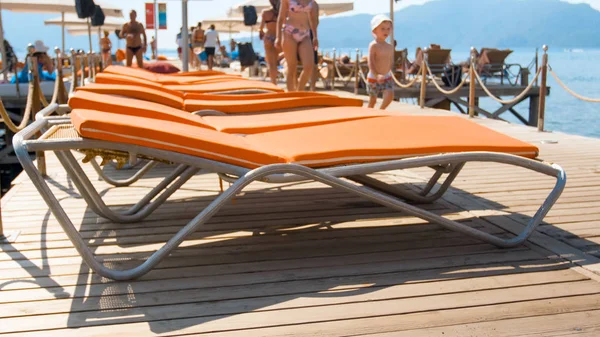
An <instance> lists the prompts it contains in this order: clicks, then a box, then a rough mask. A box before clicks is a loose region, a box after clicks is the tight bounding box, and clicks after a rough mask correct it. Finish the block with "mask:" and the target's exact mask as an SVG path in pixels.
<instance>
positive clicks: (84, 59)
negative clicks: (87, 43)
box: [79, 51, 87, 86]
mask: <svg viewBox="0 0 600 337" xmlns="http://www.w3.org/2000/svg"><path fill="white" fill-rule="evenodd" d="M86 63H87V57H86V54H85V52H84V51H81V53H79V69H80V70H81V78H80V82H79V85H81V86H84V85H85V65H86Z"/></svg>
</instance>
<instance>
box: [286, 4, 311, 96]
mask: <svg viewBox="0 0 600 337" xmlns="http://www.w3.org/2000/svg"><path fill="white" fill-rule="evenodd" d="M318 16H319V13H318V10H317V6H316V5H315V0H281V5H280V9H279V15H278V16H277V28H278V29H276V33H277V38H276V40H275V45H276V46H279V45H281V46H282V48H283V53H284V55H285V60H286V62H287V66H288V71H287V89H288V91H302V90H304V87H305V86H306V83H308V80H309V79H310V78H311V76H312V73H313V69H314V66H315V60H314V54H313V53H314V51H315V50H317V49H318V47H319V39H318V35H317V25H318ZM284 24H285V27H284ZM279 27H283V29H279ZM311 32H312V34H313V39H312V40H311V38H310V33H311ZM298 55H299V56H300V60H301V62H302V65H303V67H304V71H303V72H302V74H301V76H300V78H299V79H297V77H298V76H297V68H298Z"/></svg>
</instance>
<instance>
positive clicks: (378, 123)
mask: <svg viewBox="0 0 600 337" xmlns="http://www.w3.org/2000/svg"><path fill="white" fill-rule="evenodd" d="M54 109H56V108H54ZM361 110H363V111H364V110H368V109H361ZM46 112H48V113H50V112H52V106H51V107H50V108H49V109H48V111H46ZM70 116H71V118H70V121H66V120H52V121H51V120H50V119H46V118H40V119H38V120H36V121H35V122H34V123H33V124H31V125H29V126H28V127H27V128H25V129H24V130H22V131H21V132H19V133H18V134H17V135H16V136H15V142H14V146H15V153H16V154H17V157H18V158H19V161H20V162H21V164H22V166H23V168H24V171H25V172H26V173H27V175H28V176H29V178H30V179H31V180H32V181H33V182H34V186H35V187H36V189H37V190H38V192H39V193H40V195H41V196H42V197H43V199H44V201H45V202H46V203H47V205H48V207H49V209H50V210H51V211H52V213H53V215H54V216H55V217H56V218H57V220H58V222H59V223H60V224H61V227H62V229H63V230H64V231H65V233H66V234H67V237H68V238H69V239H70V240H71V241H72V243H73V246H74V247H75V248H76V250H77V251H78V252H79V254H80V255H81V257H82V258H83V260H84V261H85V262H86V264H87V265H88V266H89V267H90V268H91V269H92V270H93V271H95V272H96V273H98V274H99V275H100V276H103V277H107V278H111V279H115V280H128V279H133V278H137V277H140V276H142V275H144V274H146V273H147V272H148V271H150V270H151V269H152V268H154V267H155V266H157V265H158V264H159V263H160V262H161V261H162V260H163V259H164V258H165V257H167V256H171V257H172V256H176V255H173V254H172V252H173V250H175V249H177V247H178V246H179V245H180V244H181V243H182V242H183V241H184V240H186V239H187V238H188V237H189V236H190V235H192V234H193V233H194V232H196V231H197V230H198V229H199V228H200V227H201V226H203V225H204V224H205V223H207V222H208V221H209V220H210V218H211V217H212V216H214V215H215V214H216V213H217V212H218V211H219V210H220V209H221V208H222V207H223V206H225V205H231V200H232V199H233V198H234V197H236V196H237V195H239V194H240V192H242V191H243V189H244V188H245V187H246V186H248V185H249V184H251V183H252V182H255V181H263V182H267V183H289V182H298V181H316V182H320V183H323V184H326V185H329V186H331V187H333V188H336V189H339V190H341V191H345V192H347V193H351V194H352V195H355V196H357V197H361V198H364V199H365V200H369V201H371V202H376V203H379V204H381V205H383V206H386V207H389V208H390V209H392V210H394V211H397V212H400V214H403V215H410V216H415V217H418V218H421V219H423V220H424V221H425V222H426V223H433V224H438V225H441V226H443V227H445V228H447V229H450V230H455V231H457V232H461V233H463V234H468V235H470V236H472V237H474V238H476V239H479V240H484V241H486V242H489V243H491V244H494V245H497V246H500V247H513V246H516V245H518V244H521V243H523V242H524V241H525V240H527V238H528V237H529V236H530V235H531V234H532V233H534V232H535V228H536V227H537V226H538V225H539V224H540V223H541V222H542V220H543V218H544V217H545V215H546V214H547V213H548V211H549V210H550V209H551V207H552V206H553V205H554V203H555V202H556V201H557V199H558V198H559V196H560V194H561V193H562V191H563V189H564V187H565V183H566V174H565V172H564V170H563V169H562V168H561V167H560V166H558V165H556V164H552V165H550V164H548V163H543V162H540V161H536V160H532V159H530V158H535V157H536V156H537V154H538V149H537V147H535V146H533V145H531V144H528V143H525V142H522V141H520V140H517V139H514V138H512V137H509V136H506V135H504V134H501V133H498V132H496V131H493V130H491V129H488V128H486V127H484V126H481V125H479V124H476V123H475V122H473V121H471V120H468V119H465V118H462V117H459V116H382V117H372V118H366V119H360V120H350V121H338V122H332V123H328V124H320V125H312V126H304V127H298V128H292V129H284V130H277V131H270V132H261V133H255V134H245V135H238V134H230V133H225V132H220V131H217V130H214V129H212V128H207V127H205V126H204V125H197V124H190V123H187V122H175V121H166V120H159V119H153V118H147V117H141V116H132V115H123V114H115V113H108V112H102V111H95V110H85V109H74V110H73V111H72V112H71V115H70ZM242 117H243V118H250V117H251V116H242ZM215 118H216V117H215ZM221 118H223V117H221ZM224 118H236V119H237V116H234V117H230V116H225V117H224ZM71 127H74V128H75V130H76V132H77V133H78V134H79V135H78V136H72V134H73V133H72V132H63V131H62V130H65V129H69V128H71ZM43 130H46V131H45V132H44V134H43V135H42V136H41V137H39V138H38V139H33V137H34V136H35V135H36V134H38V133H39V132H40V131H43ZM40 150H44V151H54V153H55V155H56V156H57V157H58V158H59V159H60V163H61V164H62V165H63V166H64V167H65V169H66V170H67V172H70V173H74V174H72V175H70V177H71V179H72V180H73V182H74V186H75V187H76V188H77V189H78V190H79V192H80V194H81V195H82V196H83V200H84V201H85V202H86V203H87V204H88V205H89V207H90V209H91V210H92V211H93V212H95V213H97V214H99V215H100V216H102V217H105V218H108V219H110V220H111V221H113V222H121V223H129V222H137V221H141V220H143V219H145V218H146V217H148V216H149V215H150V214H151V213H152V212H154V211H155V210H156V209H157V208H158V207H159V206H160V205H161V204H162V203H164V202H165V201H166V200H168V198H169V196H171V195H172V194H173V193H174V192H175V191H177V189H179V188H180V187H181V186H182V185H183V184H185V182H186V181H187V180H189V179H190V178H191V177H193V176H194V175H195V174H197V173H198V172H200V170H204V172H214V173H217V174H218V175H219V177H220V178H222V179H225V180H227V181H230V182H232V185H231V186H230V187H229V188H228V189H227V190H225V191H223V192H222V193H220V194H218V195H217V196H215V199H214V200H213V201H212V202H211V203H209V204H208V205H206V206H205V207H204V208H203V209H202V210H200V212H199V213H198V215H196V216H195V217H194V218H193V219H192V220H191V221H190V222H188V223H187V224H185V225H184V226H183V228H181V229H180V230H179V231H178V232H177V233H175V234H174V236H173V237H172V238H171V239H169V241H168V242H167V243H165V244H164V245H163V246H162V247H160V248H159V249H158V250H156V251H155V252H154V253H153V254H152V255H151V256H150V257H148V258H147V259H145V260H144V261H143V262H141V263H140V264H139V265H137V266H135V267H134V268H131V269H126V270H124V269H118V270H117V269H111V268H109V267H107V266H106V265H104V264H103V263H102V262H101V261H98V260H97V259H96V256H95V254H94V250H93V248H92V247H90V246H89V244H88V242H87V241H86V240H84V239H83V238H82V237H81V235H80V233H79V232H78V230H77V227H76V226H74V225H73V221H72V220H71V219H70V218H69V216H68V214H67V212H65V210H64V208H62V206H61V203H60V202H59V200H58V198H57V197H56V195H55V194H54V193H53V192H52V189H51V188H50V187H49V186H48V183H47V182H46V181H45V179H44V177H43V176H42V174H41V172H40V171H39V170H38V169H37V167H36V165H35V164H34V162H33V160H32V158H31V157H30V155H29V153H30V152H34V151H40ZM71 150H78V151H83V152H85V153H86V154H87V156H88V158H89V156H97V155H101V156H102V155H108V156H109V157H110V158H114V157H115V156H117V157H118V158H121V159H124V158H131V155H132V154H134V155H136V156H138V157H145V158H153V159H159V160H164V161H167V162H172V163H178V164H179V165H178V166H177V168H176V169H175V170H174V171H173V173H172V174H169V175H168V176H167V177H165V179H164V180H163V181H161V182H160V183H159V184H157V185H156V187H154V188H152V189H151V190H150V191H149V192H148V194H147V195H145V196H143V197H142V198H141V199H140V201H139V202H138V203H136V204H135V205H134V206H132V207H131V208H130V209H127V210H122V209H119V210H116V209H111V208H110V207H108V206H107V205H106V202H105V201H104V200H103V199H102V195H101V194H100V193H99V192H98V191H97V190H96V189H95V188H94V185H93V184H92V183H91V181H90V179H89V178H88V177H87V175H86V174H85V171H84V170H83V169H82V168H81V167H80V165H79V163H78V161H77V159H76V158H75V157H74V156H73V154H72V152H71ZM473 161H475V162H477V161H485V162H496V163H502V164H508V165H513V166H516V167H521V168H525V169H529V170H532V171H536V172H538V173H542V174H544V175H546V176H550V177H552V178H555V179H556V182H555V184H554V186H553V187H552V189H551V191H550V193H549V194H548V196H547V197H546V198H545V199H544V201H543V203H542V204H541V205H540V206H539V208H538V209H537V210H536V211H535V212H533V214H534V215H533V216H532V217H531V218H530V219H529V221H528V223H527V224H526V225H525V226H522V227H523V229H522V230H520V231H519V232H518V233H515V235H513V234H512V233H503V234H501V235H495V234H492V233H489V232H488V231H486V230H481V229H478V228H476V227H473V226H470V225H469V224H464V223H461V222H458V221H453V220H451V219H449V218H447V217H444V216H442V215H440V214H438V212H431V211H428V210H426V209H424V208H422V207H420V204H422V203H427V202H433V201H435V200H437V199H439V198H440V197H442V196H443V194H444V192H445V191H446V190H447V189H448V188H449V186H450V185H451V183H452V181H453V180H454V179H455V178H456V176H457V175H458V174H459V172H460V170H461V169H462V168H463V166H464V165H465V164H466V163H468V162H473ZM417 167H429V168H432V169H433V170H434V171H435V173H433V175H432V176H431V179H430V180H429V181H428V182H427V183H425V184H423V186H424V187H423V188H419V187H418V186H414V189H407V188H399V187H398V186H395V185H390V184H387V183H386V182H385V181H383V180H378V179H377V176H373V175H372V174H374V173H380V172H385V171H392V170H401V169H412V168H417ZM98 170H99V171H101V169H97V171H98ZM445 173H447V175H445V180H444V181H443V183H442V182H440V183H439V184H438V181H439V179H440V177H441V176H444V174H445ZM349 180H351V181H349ZM436 185H438V187H436V188H435V189H434V190H432V188H431V187H433V186H436ZM406 200H409V201H413V203H409V202H406Z"/></svg>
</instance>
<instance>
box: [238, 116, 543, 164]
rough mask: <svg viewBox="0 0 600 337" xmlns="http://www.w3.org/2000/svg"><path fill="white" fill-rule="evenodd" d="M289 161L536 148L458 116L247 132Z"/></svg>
mask: <svg viewBox="0 0 600 337" xmlns="http://www.w3.org/2000/svg"><path fill="white" fill-rule="evenodd" d="M247 138H248V140H250V141H252V143H253V144H255V145H257V146H262V147H268V146H270V144H274V145H276V148H277V150H278V152H277V153H280V154H281V155H283V156H284V157H286V158H287V160H288V161H289V162H293V163H298V164H302V165H306V166H311V167H321V166H330V165H339V164H350V163H360V162H374V161H384V160H392V159H399V158H403V157H414V156H423V155H432V154H440V153H454V152H470V151H490V152H502V153H510V154H515V155H519V156H523V157H527V158H535V157H537V154H538V148H537V147H535V146H533V145H531V144H529V143H525V142H522V141H520V140H518V139H515V138H512V137H509V136H507V135H504V134H501V133H498V132H496V131H494V130H491V129H489V128H487V127H485V126H481V125H479V124H477V123H475V122H472V121H469V120H467V119H464V118H462V117H458V116H388V117H378V118H369V119H362V120H358V121H349V122H341V123H335V124H326V125H318V126H312V127H306V128H298V129H290V130H281V131H274V132H267V133H261V134H256V135H249V136H247Z"/></svg>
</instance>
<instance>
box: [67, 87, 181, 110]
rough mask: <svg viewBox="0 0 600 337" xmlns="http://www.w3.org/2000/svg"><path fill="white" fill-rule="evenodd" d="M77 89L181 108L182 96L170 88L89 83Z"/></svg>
mask: <svg viewBox="0 0 600 337" xmlns="http://www.w3.org/2000/svg"><path fill="white" fill-rule="evenodd" d="M77 91H90V92H95V93H98V94H107V95H120V96H125V97H131V98H137V99H140V100H143V101H148V102H154V103H159V104H163V105H167V106H170V107H172V108H176V109H183V98H181V97H180V95H176V94H173V93H171V91H172V90H168V89H165V88H161V89H160V90H157V89H154V88H146V87H141V86H136V85H122V84H98V83H90V84H88V85H85V86H82V87H79V88H77Z"/></svg>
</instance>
